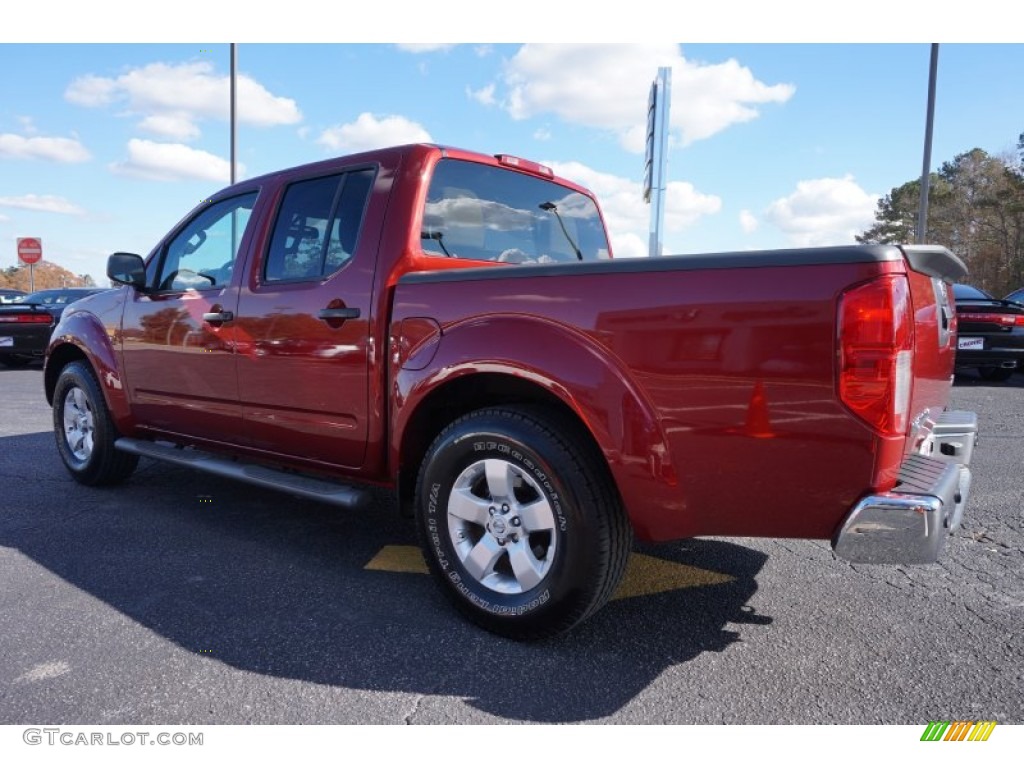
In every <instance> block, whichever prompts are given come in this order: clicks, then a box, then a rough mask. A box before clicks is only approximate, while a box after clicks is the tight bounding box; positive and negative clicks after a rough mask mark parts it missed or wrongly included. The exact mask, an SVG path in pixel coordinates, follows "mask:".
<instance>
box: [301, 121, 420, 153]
mask: <svg viewBox="0 0 1024 768" xmlns="http://www.w3.org/2000/svg"><path fill="white" fill-rule="evenodd" d="M429 141H433V139H431V138H430V134H429V133H427V130H426V129H425V128H424V127H423V126H422V125H420V124H419V123H416V122H413V121H412V120H410V119H408V118H407V117H402V116H401V115H387V116H385V117H381V118H378V117H375V116H374V115H371V114H370V113H369V112H363V113H362V114H361V115H359V117H357V118H356V120H355V122H352V123H345V124H343V125H336V126H334V127H333V128H328V129H327V130H326V131H324V132H323V133H322V134H320V138H319V139H317V143H318V144H322V145H323V146H325V147H327V148H328V149H332V150H345V151H348V152H361V151H363V150H367V149H378V148H380V147H390V146H392V145H394V144H415V143H419V142H429Z"/></svg>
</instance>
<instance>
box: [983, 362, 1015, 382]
mask: <svg viewBox="0 0 1024 768" xmlns="http://www.w3.org/2000/svg"><path fill="white" fill-rule="evenodd" d="M1015 370H1016V368H996V367H995V366H987V365H986V366H982V367H981V368H979V369H978V373H979V374H980V375H981V378H983V379H984V380H985V381H1009V379H1010V377H1011V376H1013V372H1014V371H1015Z"/></svg>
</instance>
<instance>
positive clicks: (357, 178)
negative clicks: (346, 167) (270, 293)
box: [263, 169, 374, 282]
mask: <svg viewBox="0 0 1024 768" xmlns="http://www.w3.org/2000/svg"><path fill="white" fill-rule="evenodd" d="M373 175H374V172H373V170H371V169H365V170H360V171H351V172H349V173H343V174H339V175H336V176H325V177H323V178H319V179H310V180H309V181H300V182H296V183H295V184H292V185H290V186H289V187H288V189H287V191H286V192H285V195H284V200H282V202H281V209H280V210H279V211H278V214H277V221H276V222H275V224H274V233H273V235H272V236H271V238H270V248H269V250H268V252H267V258H266V263H265V266H264V270H263V277H264V279H265V280H267V281H268V282H272V281H275V280H319V279H320V278H322V277H325V276H327V275H330V274H332V273H334V272H336V271H337V270H339V269H341V267H343V266H344V265H345V264H347V263H348V261H349V259H351V258H352V255H353V254H354V253H355V250H356V243H357V241H358V238H359V229H360V224H361V223H362V218H363V210H364V209H365V208H366V201H367V199H368V198H369V194H370V188H371V186H372V184H373Z"/></svg>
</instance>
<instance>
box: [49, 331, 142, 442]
mask: <svg viewBox="0 0 1024 768" xmlns="http://www.w3.org/2000/svg"><path fill="white" fill-rule="evenodd" d="M75 360H84V361H85V362H86V363H87V364H88V365H89V367H90V368H92V372H93V374H94V375H95V376H96V381H98V382H99V385H100V391H101V392H102V394H103V399H104V400H105V401H106V404H107V408H108V409H109V410H110V414H111V418H112V419H113V420H114V423H115V425H116V426H117V429H118V431H119V432H120V433H121V434H123V435H126V434H129V433H130V432H131V431H132V429H133V428H134V425H135V421H134V419H133V418H132V414H131V407H130V406H129V403H128V393H127V390H126V388H125V383H124V379H123V377H122V375H121V366H120V356H119V355H118V354H117V352H116V351H115V349H114V344H113V342H112V340H111V337H110V336H109V335H108V334H107V332H106V330H105V329H104V327H103V325H102V323H101V322H100V320H99V319H98V318H97V317H96V316H95V315H93V314H91V313H90V312H72V313H70V314H69V313H65V314H64V316H63V317H62V318H61V320H60V323H59V324H58V326H57V328H56V330H55V332H54V336H53V338H52V339H51V340H50V344H49V346H48V348H47V350H46V363H45V367H44V369H43V387H44V391H45V393H46V402H47V403H49V404H50V405H53V393H54V390H55V389H56V387H57V381H58V380H59V379H60V373H61V371H62V370H64V368H65V367H67V365H68V364H69V363H71V362H74V361H75Z"/></svg>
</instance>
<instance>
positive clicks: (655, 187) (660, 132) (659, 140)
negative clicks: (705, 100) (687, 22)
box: [644, 67, 672, 256]
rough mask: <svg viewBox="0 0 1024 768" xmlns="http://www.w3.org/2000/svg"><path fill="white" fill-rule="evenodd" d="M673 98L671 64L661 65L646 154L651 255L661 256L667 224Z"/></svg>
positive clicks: (650, 110)
mask: <svg viewBox="0 0 1024 768" xmlns="http://www.w3.org/2000/svg"><path fill="white" fill-rule="evenodd" d="M671 101H672V68H671V67H659V68H658V76H657V78H655V80H654V82H653V83H651V96H650V98H649V99H648V101H647V152H646V155H645V157H644V202H645V203H650V204H651V238H650V244H649V248H648V255H650V256H661V230H662V228H663V226H664V224H665V187H666V184H667V182H666V167H667V165H668V117H669V110H670V108H671Z"/></svg>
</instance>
